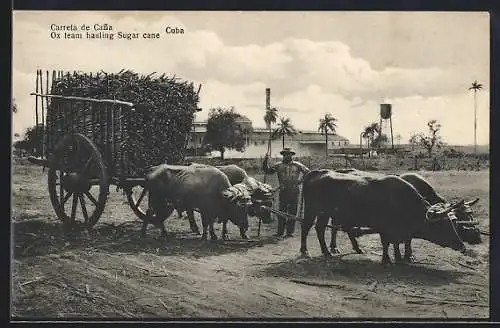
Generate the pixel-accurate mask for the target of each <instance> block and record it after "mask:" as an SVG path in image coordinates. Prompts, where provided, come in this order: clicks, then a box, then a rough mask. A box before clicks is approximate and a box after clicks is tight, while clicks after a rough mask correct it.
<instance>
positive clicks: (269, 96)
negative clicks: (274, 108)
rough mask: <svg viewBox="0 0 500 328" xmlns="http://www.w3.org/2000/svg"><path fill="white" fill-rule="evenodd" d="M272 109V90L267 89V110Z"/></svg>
mask: <svg viewBox="0 0 500 328" xmlns="http://www.w3.org/2000/svg"><path fill="white" fill-rule="evenodd" d="M269 108H271V88H266V109H269Z"/></svg>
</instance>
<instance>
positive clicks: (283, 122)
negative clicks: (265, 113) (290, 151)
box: [273, 117, 296, 148]
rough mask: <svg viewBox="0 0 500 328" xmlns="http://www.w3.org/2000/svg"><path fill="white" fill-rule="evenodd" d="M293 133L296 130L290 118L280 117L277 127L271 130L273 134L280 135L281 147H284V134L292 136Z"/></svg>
mask: <svg viewBox="0 0 500 328" xmlns="http://www.w3.org/2000/svg"><path fill="white" fill-rule="evenodd" d="M295 133H296V131H295V128H294V127H293V125H292V122H291V120H290V118H288V117H287V118H285V117H281V118H280V122H279V123H278V127H277V128H276V129H274V131H273V136H275V137H276V136H280V137H281V138H282V142H283V148H285V136H293V135H294V134H295Z"/></svg>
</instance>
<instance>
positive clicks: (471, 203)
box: [464, 197, 479, 206]
mask: <svg viewBox="0 0 500 328" xmlns="http://www.w3.org/2000/svg"><path fill="white" fill-rule="evenodd" d="M478 201H479V197H478V198H476V199H474V200H470V201H468V202H465V203H464V204H465V205H467V206H472V205H474V204H476V203H477V202H478Z"/></svg>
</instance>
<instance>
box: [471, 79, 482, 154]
mask: <svg viewBox="0 0 500 328" xmlns="http://www.w3.org/2000/svg"><path fill="white" fill-rule="evenodd" d="M482 89H483V85H482V84H481V83H478V82H477V80H476V81H474V82H472V85H471V87H470V88H469V90H472V91H473V92H474V154H476V153H477V138H476V130H477V96H476V95H477V92H478V91H480V90H482Z"/></svg>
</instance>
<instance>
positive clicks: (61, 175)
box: [59, 171, 64, 211]
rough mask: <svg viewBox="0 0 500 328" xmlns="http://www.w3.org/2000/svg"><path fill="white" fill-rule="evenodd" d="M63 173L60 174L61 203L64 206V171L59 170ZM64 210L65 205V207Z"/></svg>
mask: <svg viewBox="0 0 500 328" xmlns="http://www.w3.org/2000/svg"><path fill="white" fill-rule="evenodd" d="M59 172H60V173H61V174H60V175H59V203H61V206H64V202H63V199H64V198H63V197H64V188H63V185H62V178H63V174H64V173H63V172H62V171H59ZM63 211H64V207H63Z"/></svg>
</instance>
